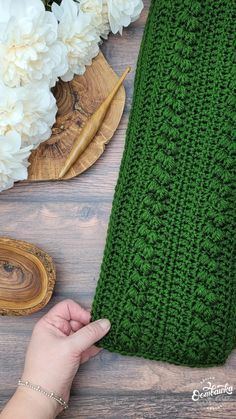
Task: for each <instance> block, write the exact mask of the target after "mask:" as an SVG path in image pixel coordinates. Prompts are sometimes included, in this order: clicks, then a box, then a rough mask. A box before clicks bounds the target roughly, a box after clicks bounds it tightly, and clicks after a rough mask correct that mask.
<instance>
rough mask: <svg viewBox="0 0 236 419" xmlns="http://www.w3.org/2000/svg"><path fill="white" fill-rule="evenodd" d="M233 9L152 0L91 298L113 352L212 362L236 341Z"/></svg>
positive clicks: (229, 4) (226, 4) (215, 0)
mask: <svg viewBox="0 0 236 419" xmlns="http://www.w3.org/2000/svg"><path fill="white" fill-rule="evenodd" d="M235 11H236V3H235V1H234V0H233V1H227V0H221V1H220V0H199V1H194V0H179V1H177V0H156V1H155V0H154V1H152V3H151V8H150V11H149V17H148V21H147V24H146V27H145V31H144V36H143V40H142V44H141V50H140V54H139V59H138V66H137V72H136V78H135V89H134V97H133V104H132V109H131V113H130V118H129V124H128V130H127V135H126V142H125V150H124V155H123V159H122V163H121V167H120V174H119V179H118V183H117V186H116V190H115V196H114V201H113V207H112V213H111V217H110V222H109V228H108V234H107V241H106V247H105V252H104V258H103V262H102V267H101V272H100V278H99V281H98V285H97V289H96V295H95V298H94V302H93V307H92V317H93V319H94V320H95V319H98V318H104V317H107V318H109V319H110V320H111V323H112V327H111V331H110V332H109V334H108V335H107V336H106V337H105V338H103V339H102V340H101V341H100V343H99V345H100V346H102V347H104V348H107V349H109V350H111V351H116V352H119V353H122V354H127V355H138V356H142V357H145V358H150V359H155V360H163V361H168V362H171V363H175V364H183V365H189V366H212V365H217V364H222V363H224V362H225V360H226V358H227V356H228V355H229V353H230V352H231V351H232V349H233V348H234V347H235V346H236V275H235V179H236V176H235V167H236V164H235V132H236V130H235V125H236V124H235V120H236V119H235V118H236V112H235V87H236V83H235V38H236V37H235V32H236V31H235V21H236V19H235V17H236V16H235Z"/></svg>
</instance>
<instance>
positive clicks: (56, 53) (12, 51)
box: [0, 0, 68, 87]
mask: <svg viewBox="0 0 236 419" xmlns="http://www.w3.org/2000/svg"><path fill="white" fill-rule="evenodd" d="M57 31H58V23H57V20H56V18H55V16H54V15H53V13H51V12H46V11H45V8H44V5H43V3H42V1H41V0H7V1H6V0H0V76H1V78H2V80H3V81H4V83H5V84H6V85H8V86H10V87H16V86H23V85H26V84H28V83H31V82H34V81H38V80H42V79H45V80H46V81H47V82H48V83H49V84H50V86H54V85H55V83H56V81H57V79H58V77H59V76H60V75H61V74H64V73H65V72H66V71H67V68H68V65H67V61H66V48H65V46H64V45H63V44H62V43H61V42H60V41H59V40H58V39H57V35H58V34H57Z"/></svg>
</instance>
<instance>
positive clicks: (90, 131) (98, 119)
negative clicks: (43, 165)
mask: <svg viewBox="0 0 236 419" xmlns="http://www.w3.org/2000/svg"><path fill="white" fill-rule="evenodd" d="M130 71H131V67H127V68H126V70H125V71H124V73H123V74H122V76H121V77H120V78H119V80H118V81H117V83H116V84H115V86H114V88H113V90H112V91H111V93H110V94H109V95H108V96H107V98H106V99H105V100H104V101H103V102H102V104H101V105H100V106H99V107H98V109H97V110H96V111H95V113H94V114H93V115H92V116H91V117H90V118H89V119H88V120H87V122H86V124H85V126H84V127H83V128H82V130H81V132H80V134H79V136H78V138H76V140H75V142H74V144H73V147H72V149H71V151H70V153H69V156H68V157H67V159H66V161H65V164H64V166H63V168H62V170H61V171H60V173H59V177H58V178H59V179H62V178H63V177H64V176H65V175H66V173H67V172H68V171H69V170H70V169H71V167H72V166H73V165H74V163H75V162H76V160H77V159H78V158H79V157H80V156H81V154H82V153H83V152H84V151H85V149H86V148H87V147H88V145H89V144H90V142H91V141H92V140H93V138H94V137H95V135H96V134H97V132H98V130H99V129H100V128H101V125H102V123H103V121H104V118H105V116H106V114H107V111H108V109H109V107H110V105H111V103H112V101H113V99H114V97H115V95H116V93H117V92H118V90H119V88H120V87H121V85H122V83H123V81H124V80H125V78H126V76H127V75H128V74H129V73H130Z"/></svg>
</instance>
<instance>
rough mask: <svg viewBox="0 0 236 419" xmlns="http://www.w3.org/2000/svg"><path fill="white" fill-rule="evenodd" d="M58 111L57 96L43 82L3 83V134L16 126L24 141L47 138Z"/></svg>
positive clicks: (0, 108) (0, 115)
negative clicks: (32, 83)
mask: <svg viewBox="0 0 236 419" xmlns="http://www.w3.org/2000/svg"><path fill="white" fill-rule="evenodd" d="M56 113H57V106H56V99H55V98H54V96H53V94H52V93H51V91H50V89H49V87H48V85H47V84H46V83H43V82H38V83H34V85H33V86H32V85H27V86H23V87H16V88H10V87H7V86H5V85H4V84H1V83H0V135H5V134H6V133H7V132H8V131H12V130H15V131H17V132H18V133H19V134H20V135H21V139H22V144H23V145H29V144H33V145H34V146H36V145H38V144H39V143H41V142H42V141H45V140H47V139H48V138H49V137H50V135H51V127H52V125H53V124H54V122H55V119H56V118H55V117H56Z"/></svg>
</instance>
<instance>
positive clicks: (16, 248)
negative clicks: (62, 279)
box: [0, 237, 56, 316]
mask: <svg viewBox="0 0 236 419" xmlns="http://www.w3.org/2000/svg"><path fill="white" fill-rule="evenodd" d="M55 280H56V269H55V265H54V263H53V261H52V258H51V256H49V255H48V254H47V253H45V252H44V251H43V250H41V249H39V248H38V247H36V246H34V245H33V244H31V243H28V242H25V241H22V240H15V239H10V238H9V237H0V315H8V316H10V315H15V316H23V315H29V314H31V313H35V312H37V311H38V310H40V309H42V308H43V307H44V306H45V305H46V304H47V303H48V301H49V300H50V298H51V296H52V292H53V289H54V285H55Z"/></svg>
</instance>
